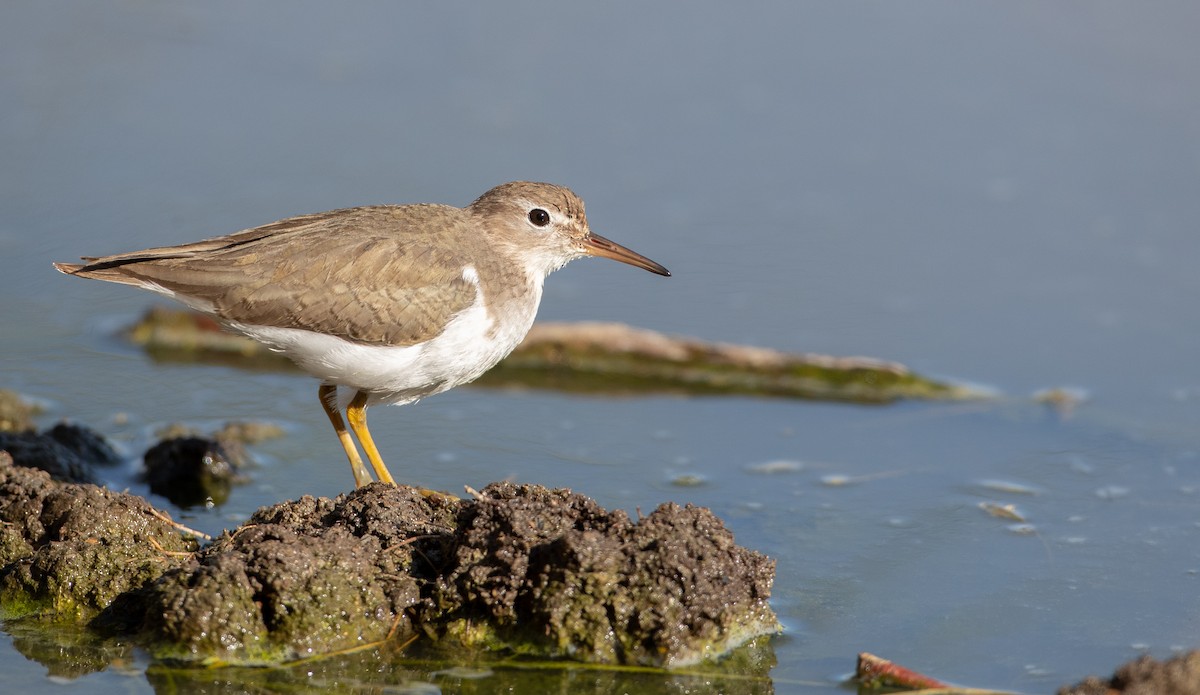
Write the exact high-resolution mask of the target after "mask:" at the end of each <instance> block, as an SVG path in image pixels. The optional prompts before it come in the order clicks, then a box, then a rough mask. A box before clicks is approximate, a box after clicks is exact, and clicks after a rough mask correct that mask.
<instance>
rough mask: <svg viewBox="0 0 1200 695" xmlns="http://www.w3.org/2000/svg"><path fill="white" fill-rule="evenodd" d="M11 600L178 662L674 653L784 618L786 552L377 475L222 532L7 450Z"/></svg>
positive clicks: (671, 659) (589, 510) (653, 517)
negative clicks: (776, 593) (188, 524)
mask: <svg viewBox="0 0 1200 695" xmlns="http://www.w3.org/2000/svg"><path fill="white" fill-rule="evenodd" d="M0 522H3V523H0V609H2V610H3V615H4V616H5V617H9V618H13V617H23V616H24V617H28V616H38V617H44V618H50V619H54V620H59V621H62V620H67V621H72V622H75V623H77V624H87V625H90V626H92V627H93V628H97V629H99V630H101V631H102V632H103V633H104V634H109V635H113V634H115V635H125V636H129V637H133V638H134V639H135V640H136V641H137V642H138V643H139V644H141V645H142V646H144V647H145V648H146V649H147V650H149V651H150V652H151V653H152V654H153V655H155V656H156V657H157V658H158V659H160V660H162V661H167V662H172V663H180V662H182V663H206V664H275V663H281V662H286V661H292V660H296V659H301V658H306V657H310V656H315V655H324V654H331V653H336V652H343V651H348V650H354V649H356V648H360V647H364V646H372V645H377V644H381V643H384V642H387V641H389V640H390V643H391V644H401V643H404V642H405V641H407V640H409V639H419V641H420V644H421V645H423V646H429V647H431V648H432V649H435V650H443V649H446V650H455V651H458V650H462V649H469V650H472V651H477V650H479V649H480V648H486V649H489V650H497V651H500V652H502V653H504V654H510V655H533V656H538V657H568V658H573V659H577V660H581V661H589V662H596V663H607V664H640V665H650V666H660V667H674V666H683V665H687V664H692V663H695V662H697V661H700V660H703V659H707V658H715V657H717V656H720V655H722V654H724V653H725V652H727V651H729V650H730V649H732V648H733V647H736V646H738V645H739V644H741V643H743V642H745V641H748V640H749V639H751V638H753V637H756V636H759V635H764V634H769V633H772V632H775V631H777V630H778V629H779V626H778V623H777V622H776V620H775V616H774V614H773V613H772V612H771V609H770V608H769V607H768V605H767V599H768V594H769V592H770V587H771V582H772V579H773V574H774V563H773V562H772V561H771V560H769V559H767V558H766V557H764V556H762V555H759V554H758V553H755V552H752V551H749V550H746V549H744V548H740V547H738V546H737V545H736V544H735V543H734V542H733V537H732V535H731V534H730V533H729V531H728V530H726V529H725V528H724V526H723V525H722V524H721V523H720V521H719V520H718V519H717V518H716V517H714V516H713V515H712V514H711V513H710V512H708V511H707V510H704V509H700V508H696V507H680V506H677V505H674V504H666V505H663V506H661V507H659V508H658V509H657V510H655V511H654V512H653V513H652V514H650V515H649V516H647V517H645V518H643V519H641V520H639V521H637V522H634V521H631V520H630V519H629V518H628V516H627V515H626V514H625V513H624V512H620V511H613V512H609V511H606V510H604V509H602V508H601V507H599V506H598V505H597V504H596V503H595V502H594V501H592V500H590V499H588V498H586V497H584V496H582V495H577V494H574V493H572V492H570V491H566V490H547V489H545V488H541V487H537V486H520V485H511V484H495V485H491V486H489V487H487V488H485V489H484V490H483V491H482V492H481V493H478V498H477V499H475V500H467V501H464V500H459V499H457V498H453V497H449V496H445V495H440V494H434V493H429V492H427V491H422V490H418V489H415V488H409V487H399V486H393V485H384V484H374V485H371V486H368V487H365V488H362V489H359V490H356V491H354V492H352V493H350V494H348V495H342V496H339V497H338V498H336V499H332V500H331V499H326V498H312V497H303V498H301V499H299V500H295V501H292V502H285V503H282V504H277V505H274V506H271V507H266V508H263V509H261V510H259V511H258V512H257V513H256V514H255V515H254V516H253V517H252V518H251V519H250V520H249V521H248V522H247V523H246V524H244V525H242V526H240V527H239V528H237V529H235V530H233V531H228V532H226V533H224V534H222V535H221V536H220V537H219V538H217V539H216V540H215V541H213V542H212V543H210V544H209V545H207V546H206V547H204V548H202V549H198V548H197V543H196V542H195V540H194V539H193V538H192V537H191V536H190V535H189V534H188V533H187V532H186V530H185V529H182V527H179V526H177V525H176V524H174V523H173V522H172V521H170V519H169V518H167V517H166V516H165V515H164V514H162V513H161V512H158V511H157V510H155V509H154V508H153V507H151V506H150V504H149V503H148V502H146V501H145V500H143V499H141V498H139V497H135V496H132V495H128V494H120V493H114V492H111V491H109V490H105V489H102V488H98V487H96V486H94V485H85V484H64V483H57V482H55V481H53V480H51V479H50V477H49V475H48V474H46V473H45V472H42V471H36V470H33V469H29V468H23V467H18V466H14V465H12V462H11V459H10V458H9V456H8V455H7V454H4V453H3V452H0Z"/></svg>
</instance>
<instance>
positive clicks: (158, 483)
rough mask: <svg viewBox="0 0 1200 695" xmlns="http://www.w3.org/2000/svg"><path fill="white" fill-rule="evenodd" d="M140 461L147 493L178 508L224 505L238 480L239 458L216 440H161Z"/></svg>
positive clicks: (182, 438) (196, 438)
mask: <svg viewBox="0 0 1200 695" xmlns="http://www.w3.org/2000/svg"><path fill="white" fill-rule="evenodd" d="M142 460H143V462H144V463H145V466H146V484H147V485H149V486H150V491H151V492H153V493H155V494H157V495H162V496H163V497H166V498H167V499H169V500H171V502H173V503H175V504H177V505H179V506H180V507H194V506H197V505H203V504H208V503H212V504H223V503H224V502H225V500H227V499H229V492H230V490H231V489H232V488H233V484H234V482H235V481H236V480H237V479H238V467H239V466H238V464H237V460H238V459H237V457H236V456H234V455H231V454H230V453H229V451H227V449H226V446H225V445H224V444H223V443H222V442H221V441H220V440H218V439H210V438H207V437H172V438H170V439H164V440H162V441H161V442H159V443H158V444H155V445H154V446H152V447H150V449H149V450H148V451H146V454H145V456H144V457H143V459H142Z"/></svg>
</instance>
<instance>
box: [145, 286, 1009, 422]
mask: <svg viewBox="0 0 1200 695" xmlns="http://www.w3.org/2000/svg"><path fill="white" fill-rule="evenodd" d="M126 336H127V337H128V338H129V339H130V340H132V341H133V342H135V343H137V344H138V345H141V346H142V347H143V348H144V349H145V350H146V351H147V352H148V353H149V354H150V355H152V356H153V357H155V358H158V359H163V360H174V361H199V362H210V363H218V364H227V365H233V366H240V367H243V368H249V369H295V367H294V366H293V365H292V364H291V362H289V361H288V360H287V359H286V358H284V357H283V356H281V355H280V354H279V353H275V352H271V351H270V350H269V349H267V348H266V347H265V346H263V345H261V344H259V343H256V342H255V341H253V340H251V339H249V338H246V337H243V336H239V335H233V334H230V333H226V332H225V331H223V330H221V327H220V325H219V324H218V323H217V322H215V321H213V320H212V319H211V318H210V317H208V316H204V315H202V314H197V313H194V312H190V311H186V310H179V309H167V308H162V307H155V308H152V309H150V310H149V311H148V312H147V313H146V315H145V316H143V317H142V319H141V320H140V321H138V323H136V324H135V325H133V326H131V327H130V328H129V329H128V330H127V331H126ZM475 383H476V384H478V385H481V386H488V385H492V386H509V385H517V386H521V387H534V388H547V389H555V390H564V391H576V392H583V393H614V392H619V393H647V394H652V393H689V394H707V395H722V394H729V395H766V396H779V397H789V398H806V399H818V400H834V401H851V402H860V403H886V402H890V401H894V400H897V399H902V398H920V399H937V400H958V399H967V398H984V397H989V396H991V395H993V394H991V393H988V392H985V391H984V390H982V389H978V388H974V387H971V386H967V385H964V384H957V383H950V382H946V381H939V380H936V379H931V378H928V377H925V376H922V375H920V374H916V373H914V372H912V371H911V370H909V369H908V368H906V367H905V366H903V365H901V364H897V363H895V362H887V361H884V360H878V359H872V358H867V357H833V356H830V355H819V354H811V353H786V352H780V351H778V350H770V349H766V348H760V347H753V346H747V345H732V344H728V343H714V342H709V341H704V340H699V339H697V338H687V337H680V336H670V335H665V334H663V333H659V332H656V331H650V330H646V329H641V328H633V327H631V326H626V325H623V324H617V323H586V322H583V323H549V322H539V323H536V324H534V326H533V328H532V330H530V331H529V334H528V335H526V336H525V339H524V341H522V343H521V344H520V345H519V346H517V349H516V350H514V351H513V353H512V354H511V355H509V356H508V357H507V358H505V359H504V360H503V361H502V362H501V363H500V364H498V365H497V366H496V367H495V368H493V369H492V370H491V371H490V372H488V373H487V374H485V375H484V376H483V377H482V378H481V379H479V380H478V381H476V382H475Z"/></svg>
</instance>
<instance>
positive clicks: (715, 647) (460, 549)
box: [436, 484, 779, 667]
mask: <svg viewBox="0 0 1200 695" xmlns="http://www.w3.org/2000/svg"><path fill="white" fill-rule="evenodd" d="M773 578H774V562H773V561H771V560H769V559H767V558H766V557H764V556H762V555H760V554H758V553H755V552H752V551H749V550H746V549H744V548H740V547H738V546H737V545H736V544H735V543H734V542H733V535H732V534H731V533H730V532H729V531H728V530H727V529H725V527H724V526H723V525H722V524H721V522H720V520H718V519H717V518H716V517H715V516H713V514H712V513H711V512H710V511H708V510H707V509H702V508H698V507H691V506H688V507H680V506H678V505H675V504H665V505H662V506H660V507H659V508H658V509H656V510H655V511H654V512H653V513H651V514H650V515H649V516H647V517H645V518H643V519H641V520H640V521H639V522H638V523H633V522H632V521H630V519H629V517H628V516H627V515H626V514H625V513H624V512H622V511H613V512H608V511H605V510H604V509H602V508H601V507H600V506H599V505H597V504H596V503H595V502H594V501H592V500H591V499H589V498H587V497H584V496H582V495H577V494H574V493H572V492H570V491H568V490H547V489H545V488H541V487H535V486H517V485H511V484H494V485H491V486H489V487H487V488H485V489H484V490H483V493H482V494H481V496H480V499H479V500H477V501H476V502H474V503H473V504H471V505H470V506H469V507H468V508H466V509H465V510H464V513H463V514H462V521H461V527H460V529H459V532H458V534H457V536H456V538H455V541H454V551H453V557H452V565H451V566H450V567H449V568H448V571H447V572H446V573H445V574H444V575H443V576H442V577H440V578H439V580H438V592H437V594H436V597H437V607H438V609H439V610H440V611H441V612H442V614H441V616H440V619H439V620H438V621H437V626H438V629H439V630H440V632H441V633H442V634H443V636H451V637H454V638H456V639H457V640H459V641H462V642H464V643H467V644H482V645H486V646H490V647H497V646H500V647H507V648H510V649H514V650H517V651H520V650H522V649H525V650H528V651H532V652H534V653H537V654H539V655H544V656H554V657H571V658H575V659H580V660H583V661H589V662H596V663H608V664H641V665H649V666H667V667H671V666H683V665H688V664H692V663H695V662H698V661H701V660H703V659H705V658H712V657H717V656H720V655H721V654H723V653H725V652H726V651H728V650H729V649H731V648H732V647H733V646H736V645H738V644H741V643H742V642H744V641H746V640H748V639H750V638H753V637H756V636H758V635H762V634H766V633H770V632H775V631H776V630H778V629H779V627H778V623H777V621H776V619H775V615H774V613H772V612H771V610H770V608H769V607H768V606H767V597H768V595H769V594H770V588H771V582H772V580H773ZM480 616H486V617H487V620H486V621H480V620H479V617H480Z"/></svg>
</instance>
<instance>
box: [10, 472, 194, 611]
mask: <svg viewBox="0 0 1200 695" xmlns="http://www.w3.org/2000/svg"><path fill="white" fill-rule="evenodd" d="M0 522H2V523H3V525H4V527H5V529H6V533H5V536H4V537H3V543H2V544H0V548H2V549H3V552H4V557H3V560H4V561H5V563H4V565H3V567H0V611H3V613H4V615H5V616H7V617H19V616H23V615H30V614H38V615H42V616H48V617H53V618H56V619H62V620H87V619H90V618H91V617H94V616H95V615H96V614H98V613H99V612H100V611H102V610H104V609H105V608H107V607H108V606H109V605H111V604H112V602H113V601H114V600H116V599H117V597H119V596H121V595H123V594H125V593H126V592H130V591H133V590H135V589H138V588H140V587H142V586H144V585H145V584H147V583H148V582H150V581H151V580H153V579H154V578H156V577H158V576H159V575H160V574H162V572H163V571H164V570H166V569H167V568H169V567H171V566H173V565H175V564H178V563H179V562H181V561H182V557H184V556H186V555H187V553H188V551H191V550H194V549H195V548H196V543H195V541H194V540H193V539H191V538H188V537H185V536H183V535H181V534H180V532H179V530H178V529H177V528H176V527H175V526H174V525H172V523H171V522H170V520H169V519H168V518H167V517H166V516H165V515H164V514H163V513H162V512H159V511H157V510H155V509H154V507H152V506H151V505H150V503H149V502H147V501H146V500H144V499H142V498H140V497H136V496H134V495H130V494H125V493H117V492H112V491H110V490H105V489H103V488H99V487H96V486H94V485H87V484H62V483H56V482H55V481H53V480H51V478H50V476H49V474H47V473H45V472H44V471H40V470H35V469H31V468H24V467H21V466H15V465H13V463H12V459H11V457H10V456H9V455H8V454H7V453H5V452H0ZM16 534H20V535H19V538H18V537H17V536H16Z"/></svg>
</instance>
